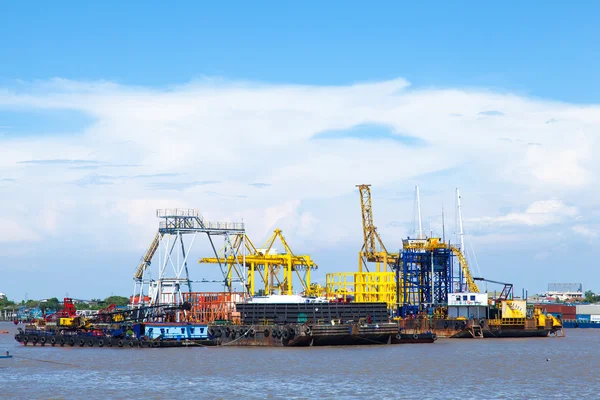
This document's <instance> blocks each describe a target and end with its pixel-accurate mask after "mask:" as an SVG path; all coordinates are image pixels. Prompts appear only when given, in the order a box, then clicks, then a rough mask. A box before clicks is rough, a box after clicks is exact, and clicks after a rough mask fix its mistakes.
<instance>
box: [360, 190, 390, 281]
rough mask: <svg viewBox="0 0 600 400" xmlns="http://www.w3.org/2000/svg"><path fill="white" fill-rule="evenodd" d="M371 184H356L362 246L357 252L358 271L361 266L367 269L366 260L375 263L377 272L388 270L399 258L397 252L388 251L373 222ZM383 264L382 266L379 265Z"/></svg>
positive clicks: (361, 270)
mask: <svg viewBox="0 0 600 400" xmlns="http://www.w3.org/2000/svg"><path fill="white" fill-rule="evenodd" d="M370 186H371V185H365V184H362V185H356V187H358V190H359V192H360V208H361V211H362V225H363V239H364V242H363V246H362V248H361V250H360V252H359V253H358V272H363V267H365V268H366V269H367V272H368V271H369V268H368V267H367V263H368V262H374V263H377V272H386V271H388V266H389V267H390V270H391V269H392V268H393V266H394V265H395V264H396V262H397V260H398V259H399V258H400V255H399V254H398V253H389V252H388V251H387V249H386V248H385V245H384V244H383V241H382V240H381V237H380V236H379V233H378V232H377V228H376V227H375V224H374V223H373V205H372V202H371V189H370ZM381 264H383V268H382V267H381Z"/></svg>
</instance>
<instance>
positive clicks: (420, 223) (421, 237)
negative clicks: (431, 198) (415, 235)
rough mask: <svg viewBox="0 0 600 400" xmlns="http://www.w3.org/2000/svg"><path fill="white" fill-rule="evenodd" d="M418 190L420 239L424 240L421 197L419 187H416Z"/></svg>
mask: <svg viewBox="0 0 600 400" xmlns="http://www.w3.org/2000/svg"><path fill="white" fill-rule="evenodd" d="M416 190H417V215H418V218H419V239H423V222H422V221H421V197H420V196H419V185H417V186H416Z"/></svg>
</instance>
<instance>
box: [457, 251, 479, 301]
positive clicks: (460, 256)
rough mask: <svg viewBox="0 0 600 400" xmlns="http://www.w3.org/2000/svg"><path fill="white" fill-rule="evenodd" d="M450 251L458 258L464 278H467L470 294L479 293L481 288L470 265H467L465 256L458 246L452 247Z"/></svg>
mask: <svg viewBox="0 0 600 400" xmlns="http://www.w3.org/2000/svg"><path fill="white" fill-rule="evenodd" d="M450 250H452V253H454V255H455V256H456V257H457V258H458V262H460V267H461V269H462V272H463V276H464V277H465V282H466V283H467V289H468V290H469V292H471V293H479V288H478V287H477V284H476V283H475V281H474V280H473V276H472V275H471V270H470V269H469V264H467V259H466V257H465V256H464V254H463V253H462V252H461V251H460V249H459V248H458V247H456V246H450Z"/></svg>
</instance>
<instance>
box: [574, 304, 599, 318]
mask: <svg viewBox="0 0 600 400" xmlns="http://www.w3.org/2000/svg"><path fill="white" fill-rule="evenodd" d="M577 314H588V315H600V304H581V305H579V306H577Z"/></svg>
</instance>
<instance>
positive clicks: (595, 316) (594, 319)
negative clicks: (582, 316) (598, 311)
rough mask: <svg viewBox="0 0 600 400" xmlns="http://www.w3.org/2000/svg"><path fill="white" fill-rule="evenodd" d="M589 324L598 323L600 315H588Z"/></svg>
mask: <svg viewBox="0 0 600 400" xmlns="http://www.w3.org/2000/svg"><path fill="white" fill-rule="evenodd" d="M590 322H600V315H590Z"/></svg>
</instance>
